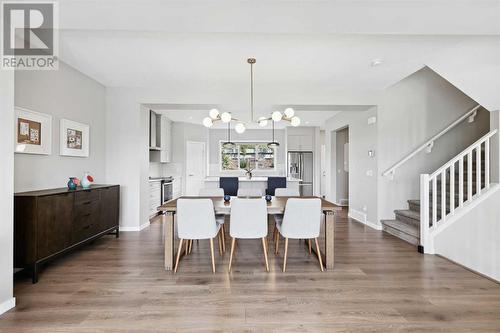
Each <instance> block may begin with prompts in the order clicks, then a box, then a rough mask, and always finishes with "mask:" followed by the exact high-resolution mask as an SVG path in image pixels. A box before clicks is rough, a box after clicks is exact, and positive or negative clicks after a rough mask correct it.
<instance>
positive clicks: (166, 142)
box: [160, 116, 172, 163]
mask: <svg viewBox="0 0 500 333" xmlns="http://www.w3.org/2000/svg"><path fill="white" fill-rule="evenodd" d="M161 142H162V145H161V152H160V162H161V163H168V162H170V161H171V160H172V121H171V120H170V119H168V118H167V117H165V116H161Z"/></svg>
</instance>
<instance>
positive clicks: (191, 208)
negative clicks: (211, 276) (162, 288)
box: [174, 198, 224, 273]
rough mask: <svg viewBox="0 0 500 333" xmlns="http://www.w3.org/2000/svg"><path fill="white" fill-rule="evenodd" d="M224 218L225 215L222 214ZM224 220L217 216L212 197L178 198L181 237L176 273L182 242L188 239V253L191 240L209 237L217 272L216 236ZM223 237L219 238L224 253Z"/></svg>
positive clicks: (178, 219) (213, 266) (213, 267)
mask: <svg viewBox="0 0 500 333" xmlns="http://www.w3.org/2000/svg"><path fill="white" fill-rule="evenodd" d="M222 218H223V216H222ZM223 223H224V220H223V219H222V220H221V217H216V215H215V211H214V204H213V202H212V200H211V199H182V198H181V199H178V200H177V232H178V236H179V238H180V241H179V248H178V249H177V259H176V260H175V268H174V273H177V269H178V268H179V258H180V256H181V252H182V244H183V242H184V241H185V240H186V241H188V242H187V244H186V254H187V253H188V252H190V249H189V251H188V248H190V247H191V246H192V243H191V244H189V241H191V242H192V241H193V240H201V239H209V240H210V252H211V255H212V271H213V272H214V273H215V258H214V238H215V237H217V235H218V234H219V235H220V233H219V231H220V230H221V226H222V224H223ZM221 238H222V237H220V238H219V252H220V253H221V254H222V245H221V241H222V240H221Z"/></svg>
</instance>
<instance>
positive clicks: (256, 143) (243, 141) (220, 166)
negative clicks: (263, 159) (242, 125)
mask: <svg viewBox="0 0 500 333" xmlns="http://www.w3.org/2000/svg"><path fill="white" fill-rule="evenodd" d="M224 142H226V141H224V140H219V148H218V150H219V152H218V154H219V171H220V172H223V173H240V172H242V171H243V172H245V169H240V149H239V146H240V144H244V145H248V144H254V145H259V144H267V143H268V141H259V140H238V141H233V142H234V144H235V145H237V146H238V169H236V170H225V169H223V168H222V149H223V148H222V144H223V143H224ZM278 149H279V147H276V148H274V149H273V151H274V152H273V168H272V169H258V168H257V167H256V168H255V169H253V171H252V172H275V171H277V170H278V169H277V165H276V162H277V157H278ZM255 165H256V166H258V163H257V160H256V163H255Z"/></svg>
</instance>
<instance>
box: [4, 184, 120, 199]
mask: <svg viewBox="0 0 500 333" xmlns="http://www.w3.org/2000/svg"><path fill="white" fill-rule="evenodd" d="M115 186H119V185H113V184H110V185H106V184H92V185H90V187H89V188H83V187H81V186H78V187H77V188H76V190H69V189H68V188H67V187H60V188H52V189H46V190H37V191H28V192H18V193H14V196H16V197H42V196H46V195H56V194H66V193H75V192H82V191H83V192H86V191H90V190H96V189H100V188H108V187H115Z"/></svg>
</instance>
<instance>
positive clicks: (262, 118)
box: [259, 117, 267, 127]
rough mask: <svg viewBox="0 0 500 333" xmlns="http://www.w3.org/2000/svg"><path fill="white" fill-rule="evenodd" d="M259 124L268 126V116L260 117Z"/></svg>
mask: <svg viewBox="0 0 500 333" xmlns="http://www.w3.org/2000/svg"><path fill="white" fill-rule="evenodd" d="M259 126H260V127H266V126H267V118H266V117H260V118H259Z"/></svg>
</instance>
